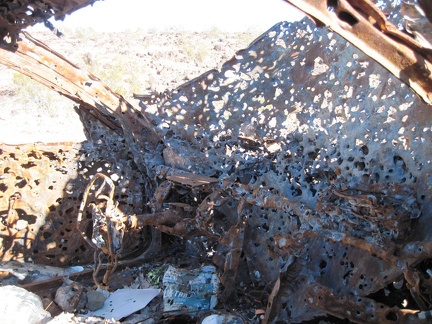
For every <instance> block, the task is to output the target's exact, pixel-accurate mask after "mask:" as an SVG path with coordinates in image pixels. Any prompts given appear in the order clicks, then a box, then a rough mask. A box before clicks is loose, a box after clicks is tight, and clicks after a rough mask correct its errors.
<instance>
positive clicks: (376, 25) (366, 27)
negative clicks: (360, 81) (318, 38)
mask: <svg viewBox="0 0 432 324" xmlns="http://www.w3.org/2000/svg"><path fill="white" fill-rule="evenodd" d="M286 1H287V2H289V3H291V4H292V5H294V6H296V7H297V8H299V9H300V10H302V11H303V12H305V13H306V14H307V15H308V16H310V17H311V18H313V19H314V20H315V21H318V22H320V23H322V24H324V25H326V26H328V27H329V28H330V29H332V30H333V31H335V32H336V33H338V34H339V35H341V36H342V37H344V38H345V39H346V40H348V41H349V42H351V43H352V44H353V45H355V46H356V47H358V48H359V49H360V50H362V51H363V52H364V53H366V54H367V55H369V56H370V57H371V58H373V59H374V60H376V61H377V62H379V63H380V64H381V65H383V66H384V67H385V68H387V69H388V70H389V71H390V72H391V73H393V74H394V75H395V76H396V77H397V78H399V79H400V80H402V81H403V82H405V83H406V84H408V85H409V86H410V87H411V89H412V90H414V91H415V92H416V93H417V94H418V95H419V96H420V97H421V98H422V99H423V100H424V101H425V102H427V103H428V104H432V50H431V49H430V48H425V47H423V46H422V45H420V44H419V43H417V42H416V41H415V40H414V39H412V38H410V37H409V36H407V34H405V33H403V32H401V31H400V30H398V29H397V28H396V27H395V26H394V25H393V24H392V23H390V22H389V21H387V19H386V18H385V16H384V15H383V13H382V12H381V11H380V10H379V9H378V8H376V7H375V6H374V5H373V4H372V3H371V2H370V1H354V0H337V1H336V0H334V1H319V0H286Z"/></svg>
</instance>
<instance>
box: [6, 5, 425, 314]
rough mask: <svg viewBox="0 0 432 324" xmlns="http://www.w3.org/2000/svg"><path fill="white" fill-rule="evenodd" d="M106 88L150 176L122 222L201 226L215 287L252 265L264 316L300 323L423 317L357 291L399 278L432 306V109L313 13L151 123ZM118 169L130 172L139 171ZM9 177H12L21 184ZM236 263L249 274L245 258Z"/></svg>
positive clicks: (185, 93)
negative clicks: (429, 263) (425, 266)
mask: <svg viewBox="0 0 432 324" xmlns="http://www.w3.org/2000/svg"><path fill="white" fill-rule="evenodd" d="M330 4H332V5H336V4H335V3H334V2H330ZM29 44H34V46H33V45H32V47H31V48H30V47H29V48H27V49H26V48H25V47H23V48H22V49H23V50H22V51H21V52H20V55H23V58H25V57H26V55H27V56H28V53H31V52H39V50H41V51H42V52H41V53H42V54H43V53H45V54H46V51H47V48H46V47H45V48H42V47H43V46H42V45H41V44H38V43H37V42H35V41H34V40H32V39H30V38H29ZM38 46H39V47H38ZM44 51H45V52H44ZM45 54H44V55H45ZM44 55H41V56H44ZM46 56H47V57H51V56H48V55H46ZM13 58H14V57H13V56H11V60H9V62H15V61H14V60H13ZM52 59H53V60H61V59H62V58H61V57H60V56H57V57H52ZM22 62H25V61H24V60H23V61H22ZM39 63H40V62H38V61H37V60H36V61H32V62H29V64H30V65H32V64H33V65H37V64H39ZM65 63H67V62H65ZM44 69H45V68H42V67H40V70H38V71H37V72H38V73H39V74H37V73H35V74H34V75H35V76H39V77H41V76H42V74H43V73H44V71H47V70H46V69H45V70H44ZM70 71H73V73H72V74H73V75H75V74H77V73H79V71H77V70H72V69H71V70H70ZM53 79H56V78H55V77H53ZM70 81H71V80H70ZM96 81H98V80H96ZM71 83H72V81H71ZM52 84H53V85H55V86H56V89H59V91H60V90H62V89H63V88H64V85H63V84H59V83H58V82H54V81H53V83H52ZM77 86H78V85H77ZM62 87H63V88H62ZM101 88H103V84H101V87H95V89H101ZM83 93H86V94H88V98H86V99H88V100H86V101H84V100H83V99H81V98H77V97H76V93H75V92H71V93H69V96H70V97H71V98H73V99H75V100H77V101H78V102H81V101H83V102H85V103H87V105H90V106H92V105H93V104H95V103H96V104H95V107H94V108H95V109H96V110H97V109H99V110H102V109H103V108H104V107H103V105H98V104H97V103H98V101H97V100H95V97H94V95H93V96H92V95H91V93H90V91H88V90H86V91H85V92H83ZM109 94H110V95H111V94H112V93H109ZM111 97H115V98H114V99H115V100H113V101H112V102H113V106H112V107H111V106H109V107H111V108H110V109H107V110H106V109H105V110H106V111H105V113H107V114H108V115H109V116H108V117H107V116H102V117H103V118H102V119H105V121H110V120H111V121H113V123H114V124H113V125H114V126H116V127H117V130H120V127H121V130H122V132H119V133H122V135H124V138H125V140H126V142H127V145H128V146H129V147H128V149H130V152H131V154H132V155H133V158H134V160H135V162H136V167H137V168H139V169H140V171H141V172H142V174H144V175H146V177H145V178H144V179H143V182H142V183H143V186H142V187H145V188H146V189H147V188H149V190H145V191H144V193H143V191H142V190H141V191H139V190H132V192H133V193H135V194H137V195H138V196H139V197H140V198H141V199H142V201H149V204H148V207H149V209H151V210H146V211H145V213H143V214H138V215H135V216H134V217H131V218H130V221H132V222H134V223H135V224H140V225H152V226H155V227H157V228H159V229H160V230H162V231H164V232H166V233H169V234H175V235H181V236H184V237H192V236H194V235H195V236H196V235H198V236H201V237H205V238H206V239H207V241H208V242H206V243H207V244H210V245H207V246H211V248H212V249H214V250H212V251H211V252H212V253H213V252H214V254H215V256H214V258H213V261H214V263H215V264H216V265H217V266H218V267H219V269H220V271H221V283H222V284H223V285H224V289H225V291H224V293H225V294H223V295H222V297H223V298H228V297H229V296H227V294H226V293H227V292H233V291H235V289H233V288H234V286H235V285H236V280H235V279H236V278H235V276H236V275H238V276H239V277H240V280H241V279H242V278H244V277H245V276H248V277H249V279H252V281H255V282H261V283H262V282H264V283H267V284H269V283H272V282H275V281H276V284H275V285H274V287H273V290H272V292H271V295H270V299H269V301H270V302H269V306H268V309H267V313H266V320H267V321H272V322H275V321H281V322H301V321H304V320H308V319H311V318H313V317H315V316H319V315H323V314H324V313H328V314H332V315H335V316H338V317H341V318H344V317H347V313H346V310H345V309H344V307H345V308H348V307H349V308H351V309H355V314H349V318H350V319H351V320H353V321H359V322H361V321H366V320H371V319H376V320H377V321H378V322H379V321H381V320H382V319H384V320H386V319H388V318H389V317H388V316H390V318H392V317H394V316H396V317H398V316H405V315H406V314H414V315H413V316H414V319H413V318H408V317H407V318H404V320H405V321H407V322H408V321H409V320H410V321H416V320H419V321H420V320H421V318H420V317H418V316H417V315H416V313H417V311H416V310H413V311H409V312H408V311H399V310H395V309H393V308H392V309H390V308H386V307H384V306H383V307H381V304H379V303H376V302H375V301H374V300H373V299H370V298H367V299H366V298H363V297H366V296H371V294H372V293H377V292H379V291H380V290H381V289H382V288H384V287H385V286H386V285H388V284H390V283H392V282H394V281H396V280H400V279H401V278H403V280H404V282H403V284H402V286H403V287H404V289H405V292H406V293H408V290H409V291H410V292H411V295H412V298H413V299H414V302H412V301H410V302H412V304H410V305H409V307H411V308H414V309H428V308H429V307H430V295H429V294H428V292H427V291H428V290H427V289H422V288H428V282H427V281H426V280H424V279H425V277H426V275H424V274H423V273H421V269H418V270H417V269H413V268H412V267H413V266H415V265H416V264H418V263H419V262H421V261H422V260H423V259H424V258H430V257H431V255H432V254H431V251H432V249H431V244H430V239H431V237H430V232H431V231H430V217H431V212H430V210H431V204H430V202H429V197H430V194H431V184H432V183H431V177H430V174H431V162H430V159H429V151H430V150H429V148H430V145H431V139H432V138H431V137H432V136H431V126H430V125H431V116H430V113H429V109H430V107H428V106H427V105H426V104H425V103H424V102H423V101H422V100H421V99H420V98H419V97H417V96H416V95H415V94H414V93H413V92H412V91H411V90H410V89H409V88H408V87H407V86H406V85H405V84H403V83H401V82H400V81H399V80H398V79H397V78H395V77H394V76H392V75H391V74H390V73H389V72H388V71H387V70H386V69H384V68H383V67H382V66H381V65H379V64H377V63H376V62H375V61H374V60H372V59H371V58H370V57H368V56H366V55H365V54H364V53H362V52H361V51H360V50H359V49H357V48H355V47H354V46H353V45H351V44H350V43H349V42H347V41H345V40H344V39H342V38H341V37H340V36H338V35H336V34H335V33H333V32H332V31H330V30H328V29H324V28H323V29H318V28H316V27H315V25H313V24H312V23H310V22H309V21H307V20H304V21H302V22H298V23H292V24H289V23H280V24H278V25H276V26H274V27H273V28H272V29H270V30H269V31H268V32H267V33H265V34H264V35H262V36H261V37H259V38H258V39H257V40H256V41H254V42H253V43H252V44H251V45H250V46H249V48H247V49H245V50H242V51H239V52H237V53H236V55H235V57H234V58H233V59H232V60H231V61H229V62H227V63H226V64H225V65H224V66H223V67H222V70H221V71H217V70H213V71H209V72H208V73H206V74H204V75H202V76H200V77H198V78H196V79H194V80H192V81H190V82H188V83H187V84H185V85H183V86H181V87H179V88H177V89H175V90H174V91H171V92H169V93H168V94H167V96H166V97H165V99H163V100H162V101H160V102H159V103H158V105H157V107H156V108H157V109H156V110H157V114H154V115H147V116H149V117H150V118H151V119H153V120H152V122H149V121H148V119H147V118H146V117H147V116H146V115H145V114H141V112H139V111H137V110H135V109H134V108H133V107H131V106H130V105H127V104H125V103H124V101H123V99H122V98H120V97H118V96H111ZM80 100H81V101H80ZM122 103H123V105H122ZM122 107H123V108H124V109H121V108H122ZM143 108H146V107H145V106H144V107H143ZM110 117H114V118H110ZM153 125H156V127H153ZM99 140H100V138H99V139H96V142H98V141H99ZM113 144H114V143H113ZM103 149H104V150H109V149H111V147H109V148H107V147H104V148H103ZM86 150H88V153H89V154H90V155H91V156H92V155H93V154H95V152H94V151H93V150H92V149H91V148H87V149H86ZM123 153H124V152H123ZM20 156H21V155H20ZM125 156H127V154H123V155H122V156H115V157H114V158H113V160H119V159H120V160H122V159H124V157H125ZM111 158H112V157H111ZM23 159H25V156H23ZM5 161H6V159H5ZM131 164H132V162H131ZM16 169H17V170H18V169H19V166H18V165H14V166H13V170H16ZM126 169H127V168H126ZM126 169H125V170H126ZM127 170H128V171H125V179H127V181H131V182H135V181H136V180H135V179H134V177H133V176H130V174H129V173H130V172H131V171H129V169H127ZM8 171H9V169H8ZM94 171H95V172H99V171H98V170H94ZM8 174H9V173H8ZM154 175H155V176H156V177H154ZM213 179H214V180H213ZM18 180H19V182H17V179H15V180H14V181H15V183H13V185H12V187H13V186H15V187H16V186H17V185H21V184H22V185H23V186H24V185H25V184H26V183H25V182H22V179H18ZM10 181H12V180H10ZM121 187H122V186H118V187H116V188H121ZM3 188H4V187H3ZM8 188H9V187H8ZM152 189H155V190H152ZM82 190H84V189H82ZM153 192H154V195H153ZM24 196H25V195H24ZM22 197H23V194H21V193H18V194H15V192H10V195H8V197H6V198H7V199H8V203H7V206H6V207H4V208H5V209H4V210H5V212H4V213H3V215H4V222H5V223H6V225H8V226H5V230H6V229H10V228H11V227H12V228H13V229H15V230H18V229H17V226H18V220H19V217H18V219H17V217H16V216H17V215H16V213H19V210H18V209H17V208H16V206H15V205H16V204H17V202H18V201H19V200H22ZM120 197H121V196H120ZM138 201H139V199H138ZM132 204H135V203H132ZM131 207H132V206H131ZM134 207H137V206H134ZM123 209H124V210H122V211H123V213H124V214H125V215H127V214H128V213H130V212H132V211H131V210H130V211H128V210H127V207H126V206H124V208H123ZM20 224H22V222H21V223H20ZM12 235H13V234H12ZM58 239H59V240H60V242H61V240H62V238H57V239H56V242H57V240H58ZM418 241H420V242H418ZM9 250H10V249H9ZM123 250H128V248H127V247H126V246H123ZM244 263H246V265H247V267H248V269H249V272H247V271H239V267H240V265H242V266H243V264H244ZM353 295H354V296H359V298H357V299H353V298H351V297H349V296H353ZM335 296H336V297H335ZM364 305H369V306H368V309H367V310H365V309H364ZM356 307H357V308H356ZM374 307H379V308H380V310H379V311H378V310H377V311H374V310H373V308H374ZM370 308H372V311H371V309H370ZM423 315H424V314H423ZM423 315H422V316H423ZM381 322H382V321H381Z"/></svg>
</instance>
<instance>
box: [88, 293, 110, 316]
mask: <svg viewBox="0 0 432 324" xmlns="http://www.w3.org/2000/svg"><path fill="white" fill-rule="evenodd" d="M106 299H107V296H106V295H105V294H104V293H103V292H102V291H98V290H93V291H89V292H87V308H88V309H89V310H91V311H94V310H97V309H99V308H102V306H103V305H104V302H105V300H106Z"/></svg>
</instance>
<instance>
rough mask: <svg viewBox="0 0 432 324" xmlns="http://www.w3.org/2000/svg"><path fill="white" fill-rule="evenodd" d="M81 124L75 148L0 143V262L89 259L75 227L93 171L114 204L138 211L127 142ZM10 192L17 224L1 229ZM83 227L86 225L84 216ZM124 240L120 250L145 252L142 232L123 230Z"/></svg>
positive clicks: (138, 183)
mask: <svg viewBox="0 0 432 324" xmlns="http://www.w3.org/2000/svg"><path fill="white" fill-rule="evenodd" d="M87 126H88V127H87V129H89V130H90V129H91V134H90V135H89V136H90V137H89V138H90V140H89V141H88V142H84V143H80V144H79V143H61V144H60V143H52V144H27V145H18V146H12V145H4V144H1V145H0V156H1V159H0V215H1V219H2V225H1V227H2V228H1V240H2V253H1V256H2V261H8V260H21V261H24V260H27V261H29V260H32V261H34V262H37V263H40V264H51V265H57V266H58V265H66V264H71V263H72V264H73V263H85V262H89V261H91V260H93V250H92V248H91V247H90V246H88V245H87V244H86V243H85V242H84V240H83V239H82V238H81V237H80V235H79V232H78V231H77V230H76V229H75V225H76V218H77V213H78V210H79V206H80V203H81V199H82V197H83V192H84V189H85V188H86V186H87V182H88V181H89V180H90V179H91V177H93V176H94V174H96V173H97V172H104V173H105V174H107V175H108V176H109V177H110V178H111V179H112V180H113V181H114V182H115V183H116V185H117V187H116V188H117V189H116V192H115V197H116V201H117V202H119V203H120V206H121V209H122V210H123V211H124V212H126V213H127V214H135V213H137V214H141V213H142V212H143V209H142V208H143V207H142V206H143V197H142V195H141V194H139V193H140V192H141V191H142V188H143V186H144V180H143V179H142V176H141V174H140V171H139V170H137V168H136V166H135V164H134V163H133V161H132V159H131V158H129V159H125V156H128V155H130V153H128V152H129V150H128V147H127V144H126V143H125V142H124V140H123V139H122V138H121V137H119V136H118V135H117V134H115V133H113V132H110V131H107V128H106V127H105V126H103V125H102V124H101V123H100V122H98V121H97V120H94V119H93V118H92V117H91V116H88V117H87ZM101 135H103V136H102V137H101ZM131 179H133V180H134V181H131ZM16 193H18V194H19V198H17V199H15V201H14V204H13V210H14V211H15V213H16V214H17V217H18V218H19V222H16V221H15V222H13V224H10V225H11V226H7V218H8V214H10V212H9V210H10V209H9V203H8V202H9V201H10V197H13V196H14V195H15V194H16ZM83 226H84V228H86V229H87V228H89V226H91V219H90V220H89V219H88V217H87V215H85V216H84V220H83ZM126 236H129V237H126V238H125V240H124V241H125V242H124V247H125V249H126V251H129V252H133V251H134V250H135V251H137V252H138V251H143V250H145V246H147V244H148V243H150V240H149V238H151V234H150V233H148V232H147V231H146V230H144V232H142V230H138V229H135V230H129V231H128V234H127V235H126ZM146 236H147V238H146ZM147 240H148V241H147Z"/></svg>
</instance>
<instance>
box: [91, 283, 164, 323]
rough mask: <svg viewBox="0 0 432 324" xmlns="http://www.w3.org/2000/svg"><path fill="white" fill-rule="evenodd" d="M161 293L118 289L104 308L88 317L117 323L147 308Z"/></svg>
mask: <svg viewBox="0 0 432 324" xmlns="http://www.w3.org/2000/svg"><path fill="white" fill-rule="evenodd" d="M160 292H161V290H160V289H151V288H149V289H130V288H124V289H118V290H116V291H115V292H113V293H112V294H111V295H110V296H109V297H108V299H107V300H105V303H104V306H103V307H102V308H100V309H98V310H96V311H94V312H90V313H88V314H87V316H97V317H103V318H105V319H114V320H116V321H118V320H120V319H121V318H123V317H126V316H129V315H131V314H133V313H135V312H137V311H139V310H140V309H142V308H144V307H146V306H147V304H148V303H150V302H151V301H152V300H153V298H155V297H156V296H157V295H159V293H160Z"/></svg>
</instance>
